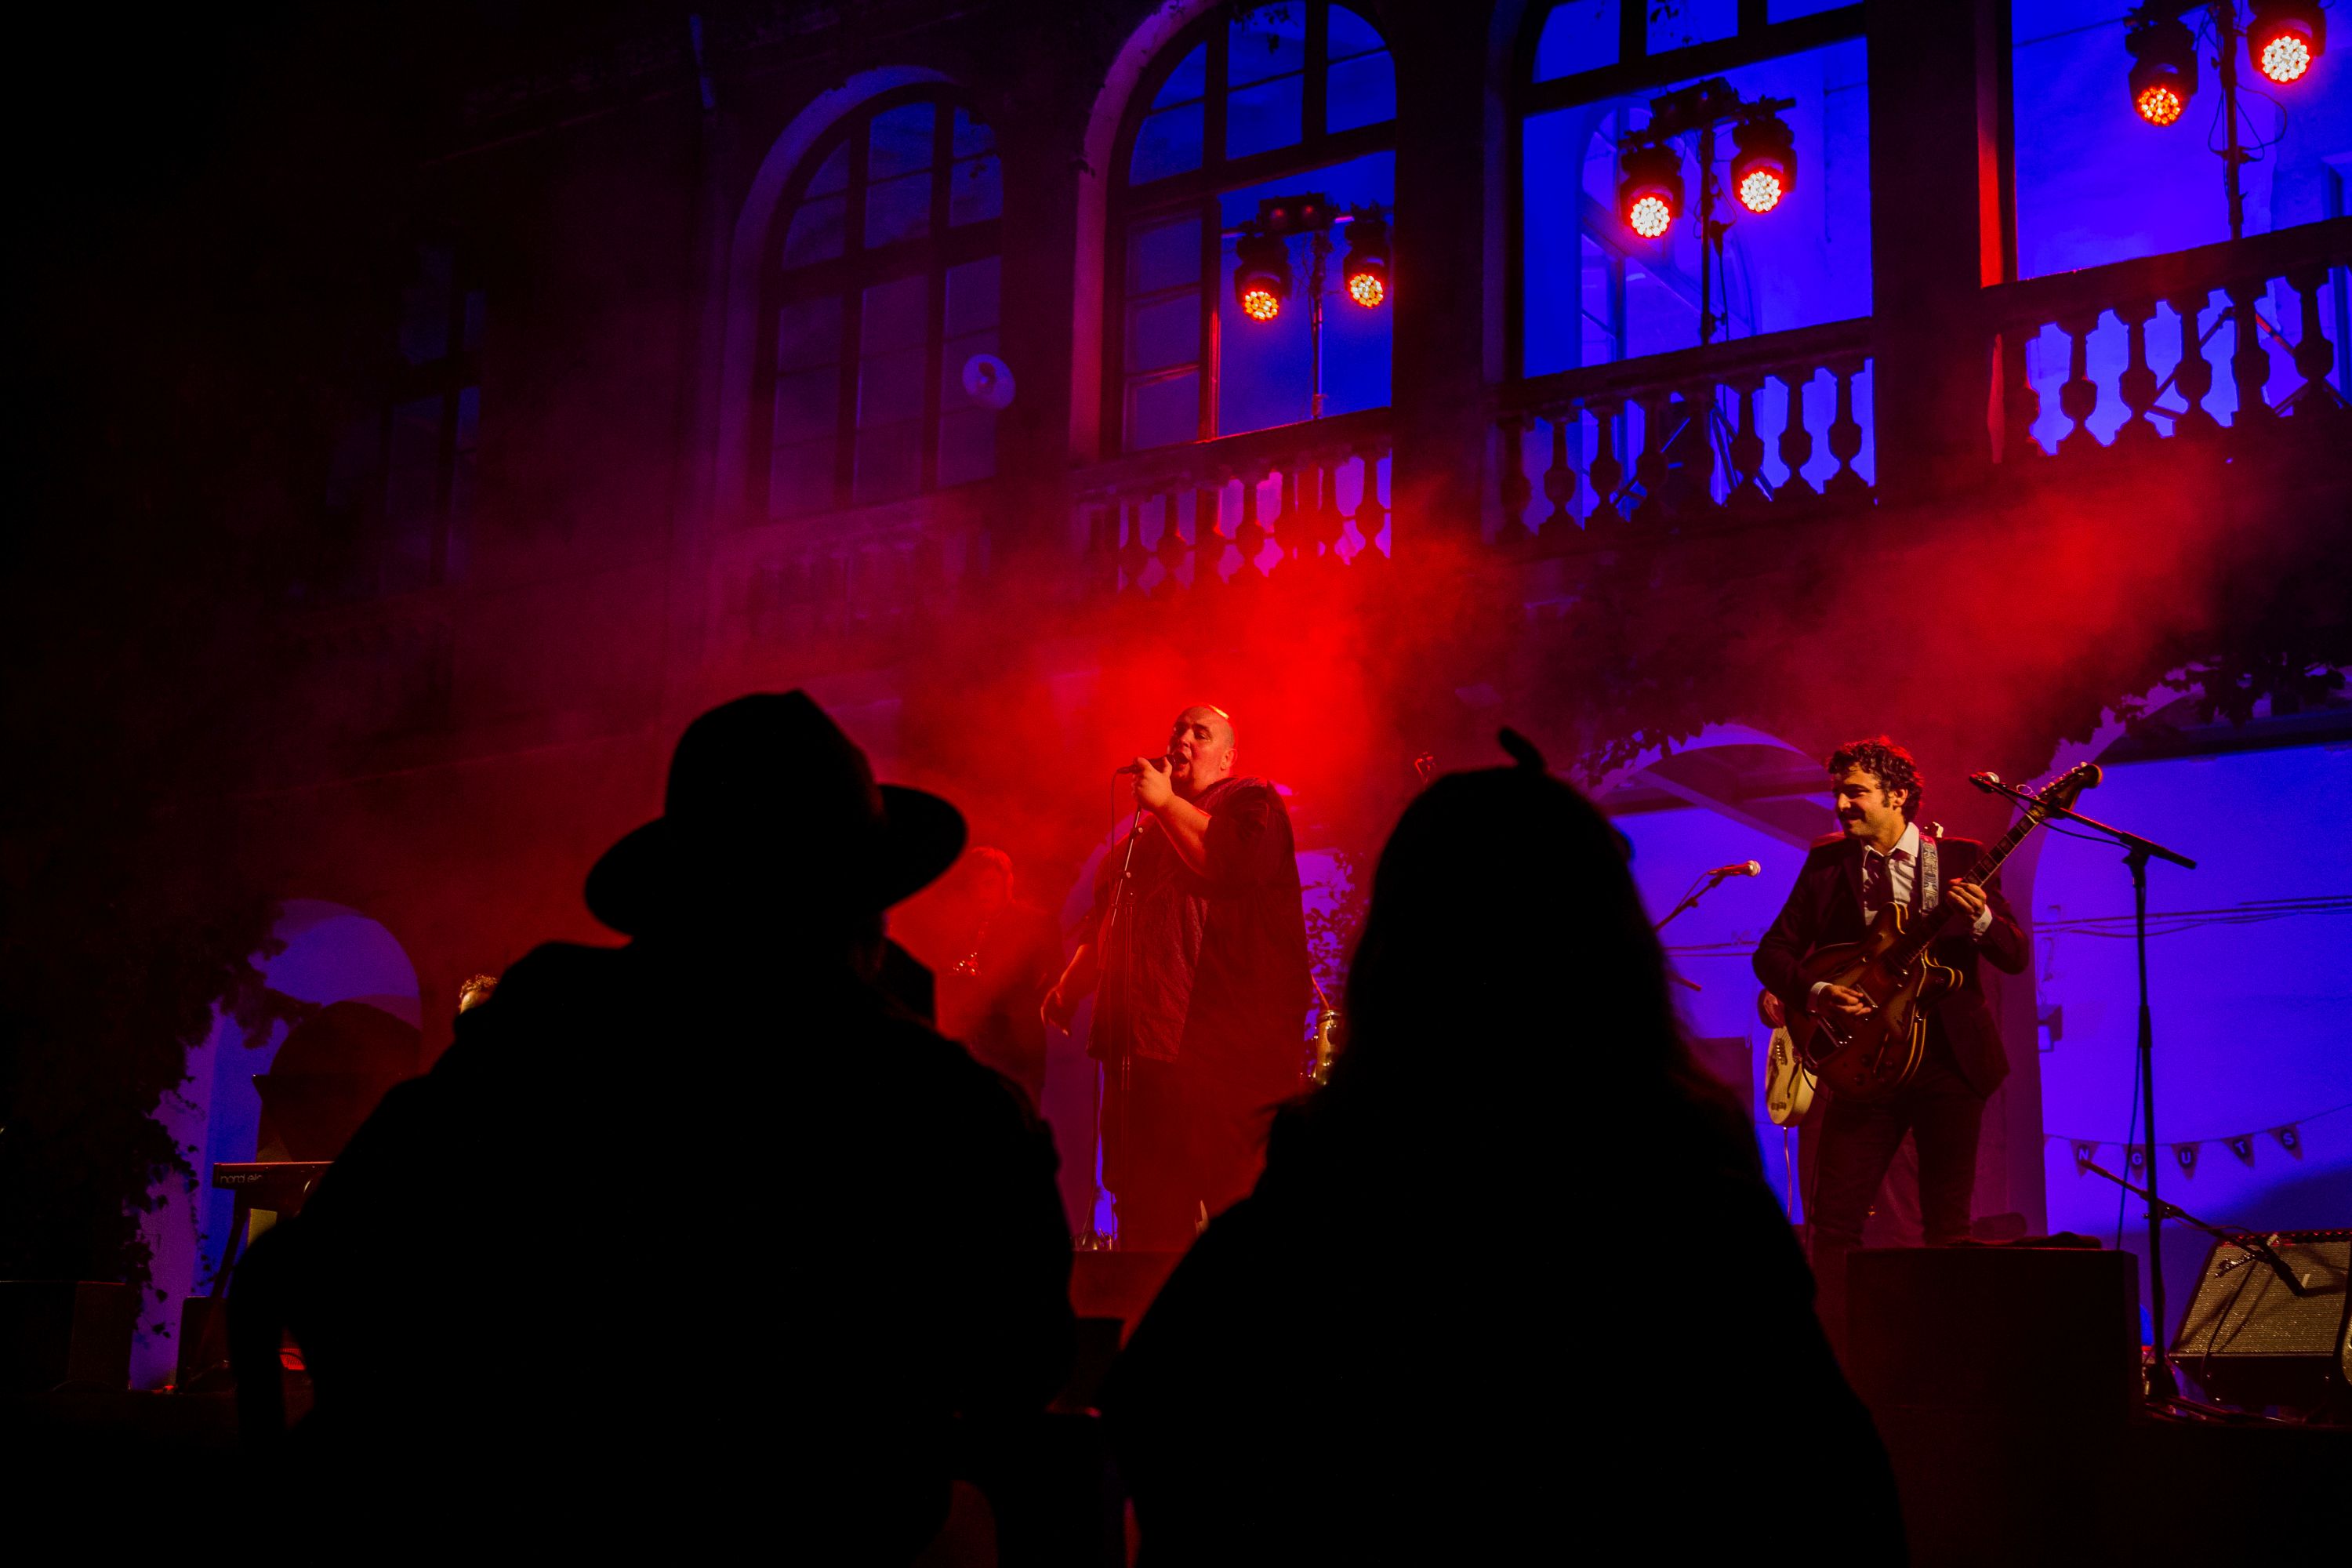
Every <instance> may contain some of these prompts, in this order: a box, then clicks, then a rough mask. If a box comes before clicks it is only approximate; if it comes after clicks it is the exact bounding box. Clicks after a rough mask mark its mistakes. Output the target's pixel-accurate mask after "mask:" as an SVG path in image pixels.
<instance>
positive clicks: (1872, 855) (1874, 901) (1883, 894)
mask: <svg viewBox="0 0 2352 1568" xmlns="http://www.w3.org/2000/svg"><path fill="white" fill-rule="evenodd" d="M1887 867H1888V862H1887V858H1886V857H1885V856H1884V855H1881V854H1880V853H1879V852H1878V851H1877V850H1875V849H1865V850H1864V851H1863V852H1862V910H1863V913H1864V914H1866V915H1875V914H1876V913H1877V912H1878V911H1879V910H1883V909H1885V907H1886V900H1887V894H1888V891H1889V888H1890V883H1889V879H1888V876H1887Z"/></svg>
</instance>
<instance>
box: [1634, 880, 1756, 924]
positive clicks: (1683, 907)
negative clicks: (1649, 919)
mask: <svg viewBox="0 0 2352 1568" xmlns="http://www.w3.org/2000/svg"><path fill="white" fill-rule="evenodd" d="M1738 875H1739V873H1738V872H1736V871H1710V872H1708V873H1707V875H1706V882H1705V883H1704V884H1702V885H1701V886H1699V887H1698V888H1696V889H1693V890H1691V891H1690V892H1687V893H1685V894H1684V895H1683V901H1682V902H1681V903H1679V904H1676V905H1675V907H1674V908H1673V909H1670V910H1667V911H1666V918H1665V919H1664V920H1662V921H1658V923H1657V924H1655V925H1654V926H1652V927H1651V928H1650V929H1651V930H1652V931H1664V930H1665V929H1666V927H1668V926H1670V925H1672V924H1673V923H1674V921H1675V916H1676V915H1681V914H1687V913H1688V912H1689V911H1691V910H1695V909H1696V908H1698V901H1699V900H1701V899H1703V898H1705V897H1706V896H1707V895H1708V894H1709V893H1712V892H1713V891H1715V890H1716V889H1717V888H1720V887H1721V886H1723V885H1724V884H1725V883H1726V882H1728V881H1729V880H1731V879H1732V878H1733V877H1735V876H1738Z"/></svg>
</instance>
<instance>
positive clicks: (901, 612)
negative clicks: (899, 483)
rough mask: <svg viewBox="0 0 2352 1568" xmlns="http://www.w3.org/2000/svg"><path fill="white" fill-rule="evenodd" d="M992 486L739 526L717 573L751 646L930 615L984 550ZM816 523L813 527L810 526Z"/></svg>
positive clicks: (872, 629)
mask: <svg viewBox="0 0 2352 1568" xmlns="http://www.w3.org/2000/svg"><path fill="white" fill-rule="evenodd" d="M993 494H994V487H993V486H991V485H982V486H975V487H972V488H971V489H969V490H959V491H942V492H939V493H937V494H933V495H928V496H922V497H919V498H916V499H915V500H909V501H906V502H900V503H897V504H894V505H892V506H890V507H887V508H875V509H872V510H868V511H865V512H858V513H847V514H843V515H841V516H838V517H834V518H818V519H801V520H796V521H793V522H792V523H789V524H772V525H769V526H766V527H762V528H759V529H750V530H745V531H742V532H741V533H740V534H737V535H734V536H732V537H730V538H729V539H727V540H726V541H724V542H723V543H722V546H721V549H720V552H719V574H720V576H721V578H722V580H724V581H729V582H731V583H733V584H736V586H735V589H734V593H733V595H732V596H733V598H734V601H735V604H736V605H737V606H738V607H739V609H740V615H741V617H742V620H741V623H740V624H741V625H742V626H743V629H744V635H745V637H746V638H747V639H748V641H749V642H750V643H751V644H752V645H753V646H755V647H756V646H771V647H772V646H775V645H779V644H792V643H799V642H803V641H805V640H807V639H809V638H812V637H817V638H839V637H856V636H863V635H867V634H882V635H887V633H888V632H889V631H890V630H891V629H892V628H893V627H895V626H898V625H899V624H900V623H902V622H903V621H904V620H905V618H906V617H907V616H912V615H919V614H923V613H926V612H927V611H932V610H937V609H939V608H940V607H942V606H943V605H944V604H945V603H946V602H947V600H948V599H949V598H950V596H951V595H952V594H953V592H954V590H955V588H956V586H957V584H960V583H961V582H962V581H963V579H964V578H965V576H966V575H968V574H970V573H971V571H972V570H973V568H974V566H975V564H976V563H977V561H978V560H979V558H980V556H981V554H982V552H983V551H984V549H985V529H984V528H983V526H982V512H983V510H984V506H985V502H986V500H987V499H988V498H989V497H992V495H993ZM812 523H814V524H817V525H819V526H815V527H812V526H811V524H812Z"/></svg>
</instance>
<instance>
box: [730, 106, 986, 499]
mask: <svg viewBox="0 0 2352 1568" xmlns="http://www.w3.org/2000/svg"><path fill="white" fill-rule="evenodd" d="M1003 188H1004V187H1003V171H1002V169H1001V168H1000V166H999V164H998V161H997V155H996V145H995V138H994V137H993V135H992V133H991V132H990V131H989V129H988V127H987V126H985V125H983V124H982V123H981V122H980V121H978V120H977V119H975V118H974V117H973V116H972V114H971V111H970V110H966V109H964V108H962V107H961V106H959V105H957V104H956V103H955V102H954V101H953V100H951V99H950V98H949V97H948V96H946V95H945V94H943V93H941V92H940V91H939V90H938V89H913V90H910V91H906V92H898V93H891V94H887V95H885V96H884V97H882V98H879V99H877V100H874V101H873V102H872V103H869V104H867V105H865V106H863V107H862V108H860V109H859V110H856V112H854V113H852V114H851V115H849V116H847V117H846V118H845V120H844V121H842V122H841V123H840V124H838V125H836V126H835V127H834V128H833V129H832V130H831V131H830V132H827V134H826V136H825V138H824V141H823V142H820V143H819V144H818V145H817V147H815V148H814V150H812V152H811V153H810V154H809V156H808V157H807V158H806V159H805V160H803V172H802V173H801V174H799V175H797V176H796V180H795V185H794V188H793V194H792V196H791V198H790V200H789V202H788V204H787V205H786V208H785V216H782V218H781V220H780V221H779V222H778V223H777V225H776V234H775V237H774V238H773V239H772V242H771V243H772V250H771V252H770V255H769V260H768V270H767V275H766V288H765V290H764V300H765V309H764V310H763V312H762V332H761V352H760V360H759V364H760V375H761V390H762V396H761V401H762V402H763V403H764V404H765V405H766V406H767V407H768V409H769V410H770V416H769V418H768V419H767V420H766V421H765V422H764V424H763V427H762V428H761V430H760V431H759V432H758V433H757V435H756V437H755V440H756V442H757V443H758V446H759V448H760V449H759V451H758V452H757V454H756V457H757V459H758V460H757V461H756V462H755V463H754V464H753V468H754V471H755V473H757V474H758V475H759V480H758V483H759V485H760V489H761V492H762V494H763V496H764V505H763V506H762V509H761V510H763V511H764V514H765V515H767V516H769V517H790V516H794V515H798V514H803V513H807V512H815V511H825V510H832V509H834V508H836V507H840V506H845V505H859V506H863V505H868V504H872V503H877V502H881V501H889V500H900V499H903V498H905V497H908V496H911V495H916V494H919V493H920V492H922V491H924V490H928V489H939V488H941V487H944V486H950V485H957V484H962V483H966V482H968V481H970V480H972V479H986V478H988V477H989V476H991V475H992V474H993V473H994V472H995V471H996V416H995V414H994V412H993V411H992V410H990V409H988V408H986V407H985V406H983V405H980V404H978V403H976V402H974V401H973V399H972V398H971V395H968V394H967V393H966V392H965V391H964V389H963V367H964V365H965V364H966V363H968V362H970V361H971V359H972V358H973V356H975V355H978V354H983V353H995V352H996V349H997V321H998V301H997V252H998V250H999V248H1000V247H1001V238H1000V232H999V231H1000V227H1001V214H1002V210H1003V199H1004V197H1003Z"/></svg>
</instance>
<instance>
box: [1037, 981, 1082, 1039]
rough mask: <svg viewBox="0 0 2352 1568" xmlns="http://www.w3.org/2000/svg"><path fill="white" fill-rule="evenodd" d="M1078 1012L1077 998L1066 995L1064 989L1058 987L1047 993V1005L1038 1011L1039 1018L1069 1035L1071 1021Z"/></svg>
mask: <svg viewBox="0 0 2352 1568" xmlns="http://www.w3.org/2000/svg"><path fill="white" fill-rule="evenodd" d="M1077 1010H1078V1000H1077V998H1076V997H1075V996H1066V995H1064V994H1062V988H1061V987H1060V986H1058V985H1056V986H1055V987H1054V988H1053V989H1052V990H1051V991H1048V992H1046V993H1045V1005H1043V1006H1041V1007H1039V1008H1038V1009H1037V1016H1038V1017H1039V1018H1041V1019H1043V1020H1044V1021H1045V1023H1046V1024H1047V1025H1049V1026H1052V1027H1054V1028H1056V1029H1059V1030H1061V1031H1062V1032H1063V1033H1064V1034H1067V1033H1069V1030H1070V1019H1071V1018H1072V1017H1073V1016H1076V1013H1077Z"/></svg>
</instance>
